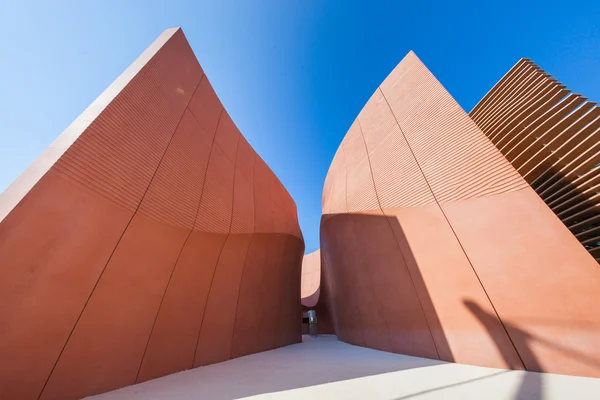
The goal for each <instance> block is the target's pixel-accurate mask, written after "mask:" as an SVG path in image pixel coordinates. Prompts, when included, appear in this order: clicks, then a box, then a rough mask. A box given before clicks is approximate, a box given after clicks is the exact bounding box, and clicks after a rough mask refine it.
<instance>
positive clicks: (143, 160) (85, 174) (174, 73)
mask: <svg viewBox="0 0 600 400" xmlns="http://www.w3.org/2000/svg"><path fill="white" fill-rule="evenodd" d="M177 54H185V56H183V58H181V57H176V55H177ZM194 63H195V65H196V67H195V68H193V67H190V65H191V64H194ZM201 74H202V70H201V68H200V67H199V65H198V64H197V62H196V61H195V58H194V55H193V53H191V51H189V45H188V43H187V41H186V40H185V37H184V36H183V33H181V32H179V33H177V34H176V35H174V36H173V38H172V39H171V40H169V41H168V42H167V43H166V44H165V45H164V46H163V47H162V48H161V49H160V50H159V51H158V53H157V55H156V56H155V57H154V58H152V59H151V60H150V61H149V62H148V63H147V64H146V66H144V68H142V70H141V71H140V72H139V73H138V75H137V76H136V77H135V78H133V79H132V80H131V82H130V83H129V84H128V85H127V86H126V87H125V88H124V89H123V90H122V91H121V92H120V93H119V94H118V95H117V97H116V98H115V99H114V100H113V101H112V102H111V103H110V104H109V105H108V106H107V107H106V109H105V110H104V111H103V112H102V113H101V114H100V115H99V117H98V118H97V119H96V120H95V121H94V122H92V123H91V124H90V126H89V127H88V129H87V130H86V131H85V132H83V133H82V134H81V136H80V137H79V139H78V140H76V141H75V143H74V144H73V145H72V146H71V147H70V148H69V149H68V150H67V151H66V152H65V154H64V155H63V156H62V157H61V158H60V159H59V160H58V162H57V163H56V168H57V169H58V170H59V171H60V172H61V173H63V174H65V175H67V176H69V177H71V178H73V179H75V180H77V181H79V182H80V183H82V184H84V185H85V186H87V187H89V188H90V189H91V190H94V191H97V192H99V193H101V194H102V195H104V196H106V197H107V198H109V199H110V200H113V201H115V202H117V203H118V204H120V205H122V206H124V207H126V208H128V209H130V210H135V209H136V208H137V206H138V204H139V203H140V201H141V199H142V196H143V194H144V192H145V190H146V188H147V187H148V184H149V183H150V179H151V178H152V175H153V174H154V171H155V170H156V168H157V167H158V163H159V161H160V159H161V157H162V156H163V154H164V152H165V150H166V147H167V144H168V143H169V140H170V139H171V137H172V135H173V133H174V132H175V128H176V126H177V123H178V122H179V119H180V118H181V116H182V114H183V111H184V109H185V105H186V104H187V102H188V100H189V98H190V96H191V95H192V92H193V90H194V89H195V87H196V84H197V83H198V80H199V79H200V77H201Z"/></svg>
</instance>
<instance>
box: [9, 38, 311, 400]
mask: <svg viewBox="0 0 600 400" xmlns="http://www.w3.org/2000/svg"><path fill="white" fill-rule="evenodd" d="M0 221H1V222H0V260H1V263H0V278H1V279H0V326H1V327H2V328H1V329H0V354H1V355H2V356H1V357H0V398H2V399H38V398H41V399H75V398H80V397H83V396H86V395H91V394H97V393H101V392H105V391H108V390H111V389H116V388H119V387H122V386H126V385H131V384H133V383H135V382H141V381H145V380H148V379H151V378H155V377H158V376H162V375H166V374H170V373H173V372H177V371H181V370H184V369H188V368H192V367H197V366H201V365H207V364H211V363H215V362H219V361H224V360H227V359H229V358H233V357H238V356H242V355H245V354H250V353H254V352H258V351H262V350H268V349H272V348H275V347H279V346H283V345H286V344H291V343H295V342H298V341H300V329H301V327H300V318H299V316H300V312H301V306H300V304H299V302H298V299H299V298H300V278H301V275H300V274H301V262H302V254H303V251H304V242H303V239H302V235H301V233H300V229H299V226H298V219H297V213H296V206H295V204H294V201H293V200H292V199H291V197H290V196H289V194H288V193H287V191H286V190H285V188H284V187H283V185H282V184H281V182H279V180H278V179H277V177H276V176H275V175H274V174H273V172H272V171H271V170H270V169H269V167H268V166H267V165H266V164H265V162H264V161H263V160H262V159H261V158H260V157H259V156H258V155H257V154H256V153H255V152H254V150H253V149H252V147H251V146H250V145H249V144H248V142H247V141H246V140H245V139H244V137H243V136H242V135H241V134H240V132H239V131H238V129H237V128H236V126H235V124H234V123H233V121H232V120H231V118H230V116H229V115H228V114H227V112H226V111H225V110H224V109H223V106H222V105H221V102H220V101H219V99H218V97H217V96H216V94H215V92H214V91H213V89H212V87H211V85H210V83H209V81H208V79H207V77H206V76H205V75H204V73H203V71H202V69H201V67H200V65H199V64H198V61H197V60H196V58H195V56H194V54H193V52H192V50H191V48H190V47H189V44H188V43H187V40H186V39H185V36H184V35H183V32H182V31H181V30H179V29H171V30H167V31H165V33H163V34H162V35H161V37H159V39H157V41H156V42H155V43H154V44H153V45H152V46H150V47H149V48H148V50H146V52H145V53H144V54H143V55H142V56H141V57H140V58H139V59H138V60H137V61H136V62H134V64H133V65H132V66H131V67H130V68H129V69H128V70H127V71H125V72H124V73H123V75H122V76H121V77H119V78H118V79H117V80H116V81H115V83H114V84H113V85H111V87H109V88H108V89H107V91H106V92H105V93H103V94H102V95H101V96H100V97H99V98H98V99H97V100H96V101H95V102H94V104H92V105H91V106H90V107H89V108H88V109H87V110H86V111H85V112H84V113H83V114H82V115H81V116H80V117H79V118H78V119H77V120H76V121H75V122H74V123H73V124H72V125H71V126H70V127H69V128H68V129H67V130H66V131H65V132H64V133H63V134H62V135H61V136H60V137H59V138H58V139H57V140H56V141H55V142H54V143H53V144H52V145H51V146H50V147H49V148H48V150H47V151H46V152H44V153H43V154H42V156H40V158H39V159H38V160H36V162H34V164H33V165H32V166H31V167H30V168H29V169H28V170H27V171H26V172H25V173H24V174H23V175H22V176H21V177H19V179H17V181H15V183H14V184H13V185H11V187H9V188H8V189H7V190H6V191H5V192H4V193H3V194H2V196H1V197H0Z"/></svg>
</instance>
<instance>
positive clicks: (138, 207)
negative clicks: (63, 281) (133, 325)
mask: <svg viewBox="0 0 600 400" xmlns="http://www.w3.org/2000/svg"><path fill="white" fill-rule="evenodd" d="M203 76H204V75H203ZM201 81H202V77H201V78H200V80H198V83H197V84H196V88H195V89H194V92H195V91H196V89H197V88H198V85H200V82H201ZM191 100H192V96H190V99H189V100H188V103H187V104H186V106H185V107H184V108H183V112H182V113H181V117H180V118H179V121H178V122H177V125H176V126H175V129H174V130H173V133H172V134H171V137H170V139H169V142H168V143H167V146H166V147H165V151H164V152H163V154H162V156H161V158H160V160H159V161H158V164H157V165H156V169H155V170H154V173H153V174H152V177H151V178H150V181H149V182H148V186H146V190H145V191H144V194H143V195H142V198H141V199H140V202H139V203H138V205H137V207H136V209H135V211H134V212H133V213H132V214H131V218H129V221H128V222H127V225H125V229H123V232H122V233H121V236H119V240H117V243H116V244H115V247H114V248H113V250H112V252H111V253H110V256H109V257H108V260H107V261H106V264H104V268H102V271H101V272H100V275H99V276H98V279H96V283H94V287H93V288H92V290H91V291H90V295H89V296H88V298H87V300H86V301H85V304H84V305H83V308H82V309H81V312H80V313H79V316H78V317H77V320H75V324H73V328H72V329H71V332H69V336H67V340H66V341H65V344H64V345H63V347H62V349H61V351H60V353H59V354H58V357H57V358H56V361H55V362H54V365H53V366H52V369H51V370H50V373H49V374H48V378H46V382H45V383H44V386H42V390H41V391H40V394H39V395H38V400H39V399H40V398H41V397H42V395H43V394H44V390H45V389H46V386H47V385H48V382H50V378H51V377H52V375H53V374H54V370H55V369H56V366H57V365H58V362H59V361H60V358H61V357H62V355H63V353H64V351H65V349H66V348H67V345H68V344H69V341H70V340H71V336H72V335H73V332H75V329H76V328H77V325H78V324H79V321H80V320H81V316H82V315H83V313H84V312H85V309H86V308H87V305H88V304H89V302H90V300H91V298H92V296H93V295H94V292H95V291H96V288H97V287H98V283H99V282H100V280H101V279H102V277H103V276H104V272H105V271H106V268H107V267H108V264H109V263H110V261H111V260H112V258H113V256H114V254H115V252H116V251H117V248H118V247H119V244H120V243H121V240H122V239H123V237H124V236H125V233H126V232H127V230H128V229H129V225H130V224H131V222H132V221H133V218H134V217H135V216H136V215H137V213H138V211H139V209H140V206H141V205H142V202H143V201H144V198H145V197H146V194H147V193H148V189H150V186H151V185H152V182H153V181H154V177H155V176H156V173H157V172H158V169H159V168H160V165H161V164H162V161H163V159H164V157H165V155H166V154H167V151H168V150H169V147H170V146H171V142H172V141H173V138H174V137H175V133H176V132H177V129H178V128H179V124H181V120H182V119H183V116H184V114H185V110H186V109H187V106H188V105H189V103H190V101H191Z"/></svg>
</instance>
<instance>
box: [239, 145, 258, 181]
mask: <svg viewBox="0 0 600 400" xmlns="http://www.w3.org/2000/svg"><path fill="white" fill-rule="evenodd" d="M255 156H256V153H255V152H254V150H253V149H252V147H251V146H250V144H249V143H248V141H247V140H246V138H245V137H244V136H240V143H239V145H238V154H237V160H236V168H238V169H239V170H240V171H241V173H242V174H243V175H244V176H245V177H246V178H247V179H248V180H249V181H250V182H252V183H254V157H255Z"/></svg>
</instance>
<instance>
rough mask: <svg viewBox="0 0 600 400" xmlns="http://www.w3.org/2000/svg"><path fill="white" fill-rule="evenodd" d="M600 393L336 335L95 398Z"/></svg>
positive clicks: (573, 383) (581, 384) (549, 377)
mask: <svg viewBox="0 0 600 400" xmlns="http://www.w3.org/2000/svg"><path fill="white" fill-rule="evenodd" d="M249 398H251V399H285V400H287V399H390V400H391V399H394V400H400V399H536V400H537V399H569V400H574V399H596V400H598V399H600V379H593V378H582V377H575V376H566V375H555V374H539V373H535V372H524V371H506V370H500V369H492V368H483V367H474V366H471V365H463V364H453V363H446V362H442V361H437V360H430V359H425V358H418V357H410V356H404V355H399V354H392V353H386V352H382V351H377V350H371V349H367V348H363V347H357V346H352V345H349V344H346V343H343V342H340V341H338V340H337V338H336V337H335V336H319V337H318V338H317V339H313V338H310V337H308V336H305V337H304V341H303V343H300V344H296V345H292V346H287V347H283V348H280V349H276V350H271V351H267V352H264V353H259V354H253V355H250V356H246V357H241V358H237V359H234V360H230V361H226V362H223V363H220V364H215V365H210V366H208V367H201V368H196V369H192V370H188V371H184V372H180V373H177V374H173V375H169V376H165V377H162V378H158V379H155V380H152V381H148V382H144V383H141V384H139V385H134V386H129V387H126V388H123V389H119V390H115V391H113V392H109V393H105V394H102V395H98V396H94V397H90V399H94V400H113V399H114V400H116V399H119V400H134V399H135V400H137V399H144V400H150V399H152V400H156V399H161V400H162V399H169V400H184V399H185V400H188V399H249Z"/></svg>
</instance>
